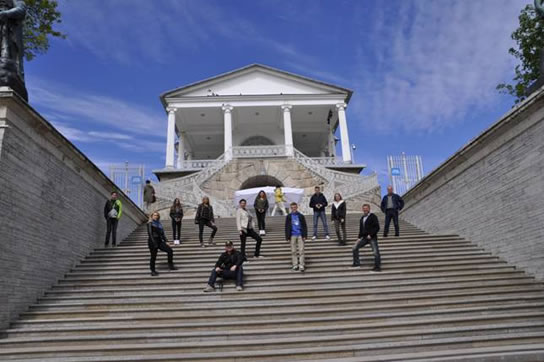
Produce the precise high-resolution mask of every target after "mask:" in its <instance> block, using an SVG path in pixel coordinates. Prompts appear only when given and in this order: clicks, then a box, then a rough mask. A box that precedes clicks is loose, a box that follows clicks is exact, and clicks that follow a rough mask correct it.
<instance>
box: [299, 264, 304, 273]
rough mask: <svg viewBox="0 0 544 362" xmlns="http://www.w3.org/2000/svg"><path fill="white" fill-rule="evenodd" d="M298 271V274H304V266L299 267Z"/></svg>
mask: <svg viewBox="0 0 544 362" xmlns="http://www.w3.org/2000/svg"><path fill="white" fill-rule="evenodd" d="M298 270H299V271H300V272H303V273H304V266H303V265H301V266H300V267H299V268H298Z"/></svg>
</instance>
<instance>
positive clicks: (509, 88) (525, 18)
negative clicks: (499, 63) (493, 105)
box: [497, 5, 544, 103]
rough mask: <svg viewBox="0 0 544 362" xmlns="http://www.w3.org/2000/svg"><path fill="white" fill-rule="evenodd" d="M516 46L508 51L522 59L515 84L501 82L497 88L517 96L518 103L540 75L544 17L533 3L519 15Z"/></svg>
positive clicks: (513, 36)
mask: <svg viewBox="0 0 544 362" xmlns="http://www.w3.org/2000/svg"><path fill="white" fill-rule="evenodd" d="M511 37H512V39H513V40H514V41H515V42H516V47H513V48H510V49H509V50H508V52H509V53H510V54H512V55H513V56H514V57H515V58H516V59H518V60H519V61H520V64H518V65H516V67H515V69H514V71H515V76H514V78H513V81H514V84H505V83H502V84H499V85H498V86H497V89H498V90H499V91H500V92H502V93H506V94H510V95H512V96H514V97H516V103H518V102H520V101H522V100H523V99H525V98H526V90H527V88H528V87H529V86H530V85H531V84H532V83H533V82H534V81H535V80H537V79H538V77H539V75H540V62H541V60H540V56H541V55H540V54H541V49H543V48H544V19H542V18H541V17H540V16H539V15H538V14H537V12H536V10H535V8H534V6H533V5H527V6H526V7H525V8H524V9H523V10H521V13H520V15H519V28H517V29H516V30H515V31H514V32H513V33H512V35H511ZM543 56H544V52H543Z"/></svg>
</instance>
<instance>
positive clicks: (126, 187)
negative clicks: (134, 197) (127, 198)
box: [125, 161, 129, 195]
mask: <svg viewBox="0 0 544 362" xmlns="http://www.w3.org/2000/svg"><path fill="white" fill-rule="evenodd" d="M125 194H126V195H128V194H129V191H128V161H125Z"/></svg>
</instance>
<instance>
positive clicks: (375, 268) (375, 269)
mask: <svg viewBox="0 0 544 362" xmlns="http://www.w3.org/2000/svg"><path fill="white" fill-rule="evenodd" d="M372 271H373V272H381V271H382V268H380V267H379V266H375V267H374V268H373V269H372Z"/></svg>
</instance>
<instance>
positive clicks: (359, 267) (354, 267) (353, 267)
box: [349, 264, 361, 269]
mask: <svg viewBox="0 0 544 362" xmlns="http://www.w3.org/2000/svg"><path fill="white" fill-rule="evenodd" d="M349 268H350V269H361V266H360V265H356V264H353V265H352V266H350V267H349Z"/></svg>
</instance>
